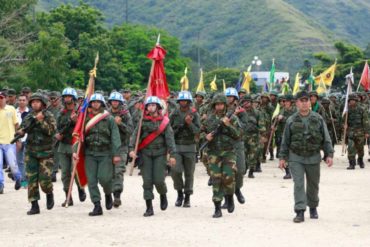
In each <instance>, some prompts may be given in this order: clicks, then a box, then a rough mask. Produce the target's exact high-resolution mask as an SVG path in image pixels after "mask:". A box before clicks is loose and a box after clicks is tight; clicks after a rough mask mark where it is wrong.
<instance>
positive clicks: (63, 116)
mask: <svg viewBox="0 0 370 247" xmlns="http://www.w3.org/2000/svg"><path fill="white" fill-rule="evenodd" d="M76 110H77V109H74V110H73V111H71V110H67V109H63V110H61V111H60V113H59V114H58V115H59V116H58V118H57V132H58V133H59V134H61V135H63V139H62V140H61V141H60V142H61V143H65V144H69V145H71V144H72V132H73V129H74V127H75V125H76V123H75V122H73V121H72V120H71V114H72V112H76Z"/></svg>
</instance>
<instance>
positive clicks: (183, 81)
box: [180, 67, 189, 91]
mask: <svg viewBox="0 0 370 247" xmlns="http://www.w3.org/2000/svg"><path fill="white" fill-rule="evenodd" d="M187 74H188V67H186V68H185V72H184V76H183V77H182V78H181V80H180V84H181V91H185V90H189V79H188V76H187Z"/></svg>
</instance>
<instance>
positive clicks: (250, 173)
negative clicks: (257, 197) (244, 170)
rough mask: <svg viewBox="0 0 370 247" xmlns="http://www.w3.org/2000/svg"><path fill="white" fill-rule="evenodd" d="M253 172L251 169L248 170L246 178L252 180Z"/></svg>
mask: <svg viewBox="0 0 370 247" xmlns="http://www.w3.org/2000/svg"><path fill="white" fill-rule="evenodd" d="M253 172H254V170H253V168H250V169H249V172H248V178H254V175H253Z"/></svg>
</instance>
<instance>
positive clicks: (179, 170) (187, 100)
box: [170, 91, 200, 208]
mask: <svg viewBox="0 0 370 247" xmlns="http://www.w3.org/2000/svg"><path fill="white" fill-rule="evenodd" d="M192 102H193V99H192V96H191V93H190V92H188V91H181V92H180V93H179V95H178V97H177V103H178V104H179V108H177V109H176V110H175V111H174V112H173V113H172V114H171V116H170V123H171V127H172V129H173V132H174V137H175V143H176V151H177V153H176V155H175V157H176V166H175V167H174V168H173V169H172V170H171V177H172V180H173V186H174V188H175V190H176V191H177V200H176V203H175V206H176V207H181V205H182V204H183V202H184V205H183V206H184V207H185V208H188V207H190V195H192V194H193V184H194V170H195V157H196V136H197V135H199V132H200V117H199V114H198V112H197V110H196V109H195V108H194V107H191V103H192ZM183 174H184V178H185V179H183ZM184 193H185V199H184Z"/></svg>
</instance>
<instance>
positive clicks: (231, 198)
mask: <svg viewBox="0 0 370 247" xmlns="http://www.w3.org/2000/svg"><path fill="white" fill-rule="evenodd" d="M227 197H228V199H227V212H229V213H232V212H234V209H235V204H234V194H233V195H227Z"/></svg>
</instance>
